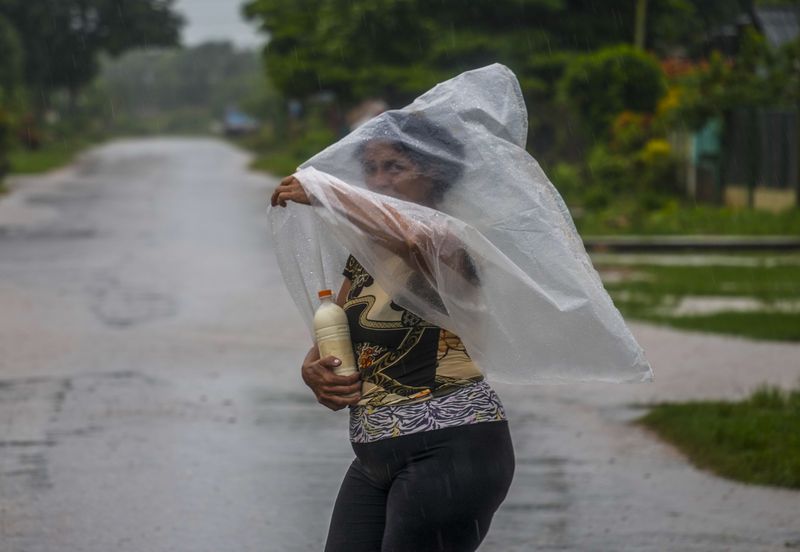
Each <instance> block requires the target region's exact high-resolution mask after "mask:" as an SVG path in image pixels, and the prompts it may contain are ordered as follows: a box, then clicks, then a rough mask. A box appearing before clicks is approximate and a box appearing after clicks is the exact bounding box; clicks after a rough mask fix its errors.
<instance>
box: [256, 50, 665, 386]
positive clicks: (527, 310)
mask: <svg viewBox="0 0 800 552" xmlns="http://www.w3.org/2000/svg"><path fill="white" fill-rule="evenodd" d="M403 112H405V113H407V114H412V113H413V114H414V115H415V116H420V115H421V116H423V117H425V118H427V119H428V120H430V121H432V122H434V123H435V124H436V125H438V126H439V127H442V128H444V129H447V131H449V133H450V134H451V135H452V136H453V137H455V138H457V140H458V141H460V142H461V143H462V144H463V152H462V154H459V155H458V159H450V161H453V162H455V163H460V164H461V165H460V166H461V167H462V168H463V173H462V174H461V177H460V178H459V179H458V181H457V182H456V183H454V184H453V185H452V186H451V187H450V188H449V189H448V191H447V192H446V195H445V197H444V198H443V200H442V201H441V202H440V203H438V204H437V205H436V207H435V208H433V207H430V206H425V205H420V204H417V203H413V202H410V201H405V200H403V199H397V198H395V197H391V196H389V195H384V194H382V193H377V192H376V191H372V190H370V189H369V188H368V187H367V186H366V180H365V176H364V174H363V169H362V166H361V163H360V162H359V160H358V155H357V152H358V146H359V145H360V144H364V143H367V142H369V141H371V140H374V139H383V140H385V139H387V138H388V139H393V140H396V139H397V138H398V137H400V139H401V140H402V141H403V142H405V143H407V144H409V145H410V146H411V147H413V148H415V149H416V150H417V151H423V152H424V153H425V154H426V155H430V156H438V157H439V158H440V159H443V160H444V162H445V163H446V162H448V158H452V157H453V152H452V148H441V147H439V144H440V142H438V141H437V140H436V139H425V138H424V137H422V138H420V137H419V135H418V133H417V134H414V135H411V134H408V135H406V134H405V132H404V128H403V123H402V122H403V120H404V119H403V118H402V117H397V115H398V113H399V114H403ZM527 121H528V117H527V111H526V109H525V104H524V101H523V98H522V94H521V91H520V87H519V83H518V82H517V79H516V77H515V76H514V74H513V73H512V72H511V71H510V70H509V69H508V68H507V67H505V66H503V65H500V64H493V65H490V66H487V67H484V68H481V69H476V70H473V71H468V72H465V73H462V74H461V75H458V76H457V77H455V78H453V79H450V80H448V81H445V82H443V83H440V84H438V85H436V86H435V87H434V88H432V89H431V90H429V91H428V92H426V93H425V94H423V95H422V96H420V97H419V98H417V99H416V100H415V101H414V102H413V103H412V104H410V105H409V106H407V107H406V108H404V109H402V110H394V111H389V112H385V113H383V114H381V115H379V116H377V117H375V118H373V119H372V120H370V121H368V122H367V123H365V124H363V125H362V126H360V127H358V128H357V129H356V130H354V131H353V132H351V133H350V134H349V135H347V136H345V137H344V138H342V139H341V140H339V141H338V142H337V143H335V144H333V145H331V146H330V147H328V148H326V149H325V150H323V151H322V152H320V153H319V154H317V155H315V156H314V157H312V158H311V159H309V160H308V161H306V162H305V163H303V164H302V165H301V167H300V168H299V169H298V172H296V173H295V177H296V178H297V179H298V180H299V181H300V182H301V184H302V186H303V188H304V189H305V190H306V193H307V194H308V196H309V198H310V201H311V204H312V205H311V207H309V206H306V205H298V204H295V203H292V202H289V203H288V206H287V207H286V208H281V207H276V208H271V210H270V212H269V219H270V222H271V228H272V232H273V238H274V242H275V247H276V254H277V258H278V263H279V265H280V269H281V272H282V274H283V277H284V280H285V282H286V285H287V288H288V290H289V292H290V294H291V296H292V299H293V300H294V302H295V303H296V304H297V306H298V308H299V309H300V312H301V313H302V315H303V318H304V320H305V322H306V324H307V326H308V329H309V334H310V335H313V332H312V318H313V313H314V310H315V309H316V306H317V304H318V301H317V291H318V290H320V289H325V288H331V289H333V290H334V292H335V291H336V290H338V289H339V288H340V287H341V285H342V282H343V276H342V275H341V272H342V269H343V267H344V264H345V262H346V259H347V256H348V253H352V254H353V255H354V256H355V257H356V258H357V259H358V261H359V262H360V263H361V264H362V265H363V266H364V268H365V269H366V270H367V272H369V273H370V274H371V275H372V276H373V277H374V278H375V279H376V281H377V282H378V284H379V285H381V286H382V287H383V288H384V289H385V290H386V291H387V292H388V293H389V295H390V296H391V297H392V298H393V300H394V302H395V303H397V304H398V305H400V306H402V307H404V308H406V309H408V310H410V311H411V312H413V313H415V314H417V315H419V316H421V317H422V318H423V319H425V320H427V321H429V322H431V323H433V324H436V325H437V326H440V327H443V328H446V329H448V330H450V331H452V332H454V333H455V334H457V335H459V336H460V337H461V339H462V340H463V342H464V344H465V346H466V348H467V351H468V352H469V354H470V356H471V357H472V358H473V360H474V361H475V362H476V364H477V365H478V366H479V367H480V368H481V369H482V370H483V372H484V374H485V375H486V376H487V377H488V378H489V380H497V381H501V382H507V383H566V382H578V381H604V382H648V381H653V372H652V369H651V367H650V365H649V363H648V361H647V360H646V359H645V356H644V351H643V349H642V348H641V347H640V346H639V344H638V343H637V342H636V340H635V338H634V337H633V335H632V334H631V332H630V330H629V329H628V327H627V326H626V324H625V322H624V320H623V318H622V316H621V315H620V313H619V311H618V310H617V308H616V307H615V306H614V304H613V302H612V300H611V298H610V297H609V295H608V293H607V292H606V290H605V288H604V287H603V284H602V282H601V280H600V277H599V275H598V273H597V271H596V270H595V269H594V267H593V266H592V263H591V260H590V259H589V256H588V255H587V254H586V250H585V249H584V246H583V242H582V240H581V238H580V236H579V235H578V232H577V230H576V229H575V225H574V223H573V221H572V218H571V216H570V213H569V211H568V209H567V207H566V205H565V203H564V201H563V200H562V198H561V196H560V195H559V194H558V192H557V190H556V189H555V188H554V186H553V185H552V183H551V182H550V181H549V180H548V178H547V177H546V175H545V174H544V172H543V171H542V170H541V168H540V167H539V164H538V163H537V162H536V160H535V159H534V158H533V157H531V155H530V154H528V153H527V152H526V150H525V148H524V146H525V140H526V136H527ZM404 244H405V246H406V249H403V246H404ZM465 258H467V259H469V263H470V264H471V266H472V267H473V268H474V270H473V271H472V272H470V271H465V270H464V264H465V262H464V259H465ZM469 274H473V275H474V276H475V277H469Z"/></svg>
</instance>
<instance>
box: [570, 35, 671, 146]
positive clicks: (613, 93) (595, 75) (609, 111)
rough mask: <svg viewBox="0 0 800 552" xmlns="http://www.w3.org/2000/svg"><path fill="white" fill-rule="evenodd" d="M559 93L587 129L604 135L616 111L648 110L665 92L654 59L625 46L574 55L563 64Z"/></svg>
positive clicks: (640, 51) (649, 111)
mask: <svg viewBox="0 0 800 552" xmlns="http://www.w3.org/2000/svg"><path fill="white" fill-rule="evenodd" d="M558 88H559V96H560V98H561V99H562V101H564V102H566V103H567V104H569V105H570V106H572V108H573V109H575V110H576V111H577V112H578V113H579V114H580V115H581V117H582V119H583V121H584V124H585V125H586V127H587V129H588V130H589V132H591V133H592V134H594V135H595V136H601V135H603V134H605V133H606V132H607V130H608V128H609V126H610V125H611V122H612V121H613V120H614V117H616V116H617V115H618V114H619V113H621V112H623V111H625V110H629V111H634V112H645V113H652V112H653V111H655V108H656V106H657V104H658V101H659V100H660V99H661V97H662V96H663V95H664V93H665V92H666V80H665V77H664V73H663V72H662V70H661V66H660V65H659V63H658V61H657V60H656V59H655V58H654V57H652V56H651V55H649V54H647V53H646V52H643V51H642V50H639V49H637V48H634V47H633V46H629V45H619V46H612V47H608V48H604V49H601V50H598V51H596V52H593V53H590V54H586V55H583V56H578V57H576V58H575V59H573V60H572V61H571V62H569V64H568V65H567V68H566V70H565V72H564V76H563V77H562V78H561V80H560V82H559V84H558Z"/></svg>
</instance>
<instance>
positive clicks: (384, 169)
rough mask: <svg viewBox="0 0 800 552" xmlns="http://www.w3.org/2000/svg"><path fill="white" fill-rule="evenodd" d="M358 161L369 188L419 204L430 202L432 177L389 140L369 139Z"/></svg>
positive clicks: (432, 184) (432, 185)
mask: <svg viewBox="0 0 800 552" xmlns="http://www.w3.org/2000/svg"><path fill="white" fill-rule="evenodd" d="M361 164H362V166H363V168H364V178H365V179H366V184H367V187H368V188H369V189H370V190H372V191H374V192H378V193H380V194H385V195H389V196H392V197H396V198H398V199H404V200H406V201H413V202H414V203H420V204H423V205H424V204H429V203H430V202H431V193H432V191H433V187H434V183H433V181H432V180H431V179H430V177H428V176H427V175H425V174H424V173H423V172H422V171H421V170H420V168H419V167H418V166H417V165H415V164H414V162H413V161H412V160H411V159H410V158H409V157H408V156H407V155H406V154H405V153H403V152H401V151H398V150H397V149H396V148H395V147H394V146H393V145H392V143H391V142H387V141H381V140H373V141H371V142H369V143H368V144H367V145H366V147H365V148H364V153H363V155H362V158H361Z"/></svg>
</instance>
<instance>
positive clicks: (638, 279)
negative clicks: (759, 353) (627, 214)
mask: <svg viewBox="0 0 800 552" xmlns="http://www.w3.org/2000/svg"><path fill="white" fill-rule="evenodd" d="M692 257H694V258H695V259H696V256H692ZM614 258H615V257H614V255H611V256H609V257H607V258H605V259H604V260H602V259H596V260H595V266H596V267H597V268H598V270H599V271H600V273H601V274H603V273H604V272H607V271H609V270H613V271H615V272H616V273H618V274H623V275H625V274H628V275H630V276H629V277H628V278H622V279H617V280H613V281H607V282H605V287H606V289H607V290H608V291H609V293H610V295H611V297H612V298H613V300H614V304H615V305H616V306H617V308H619V309H620V311H621V312H622V313H623V314H624V315H625V317H627V318H631V319H637V320H647V321H650V322H655V323H658V324H665V325H669V326H673V327H677V328H683V329H687V330H696V331H704V332H713V333H722V334H729V335H739V336H747V337H751V338H754V339H766V340H776V341H800V324H799V323H798V322H800V312H798V311H797V310H796V309H795V310H791V309H790V308H788V307H786V310H785V311H784V310H781V308H780V305H781V304H782V303H786V302H788V304H789V305H788V306H790V305H791V304H792V303H796V301H798V299H800V263H798V258H797V256H793V257H792V256H787V255H783V256H781V255H775V254H772V255H769V256H759V255H744V254H739V255H730V254H728V255H726V256H725V257H724V259H722V260H721V261H716V262H715V258H714V255H706V256H704V259H703V261H704V263H707V264H701V265H691V264H690V265H680V264H679V263H680V261H679V260H677V261H676V260H673V261H672V263H673V264H671V265H652V264H647V262H648V260H647V259H643V260H642V261H641V262H636V263H635V264H633V265H630V264H615V262H614ZM650 258H651V259H652V257H650ZM649 262H651V263H652V261H649ZM688 262H690V261H688ZM717 263H727V264H717ZM698 296H699V297H704V298H705V297H709V296H710V297H716V298H719V299H724V298H725V297H731V298H741V297H746V298H751V299H754V300H758V301H761V302H763V306H762V307H761V308H758V309H753V310H749V311H741V312H740V311H734V310H733V309H730V310H721V311H718V312H710V313H702V312H697V313H693V314H692V313H689V312H680V311H676V310H675V307H676V306H677V305H678V304H679V302H680V301H681V300H682V299H684V298H691V297H698Z"/></svg>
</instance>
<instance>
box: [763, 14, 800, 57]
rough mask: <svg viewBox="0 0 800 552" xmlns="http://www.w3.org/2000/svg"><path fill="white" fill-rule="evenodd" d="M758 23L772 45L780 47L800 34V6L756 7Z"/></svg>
mask: <svg viewBox="0 0 800 552" xmlns="http://www.w3.org/2000/svg"><path fill="white" fill-rule="evenodd" d="M754 12H755V18H756V23H757V25H758V27H759V29H761V32H762V33H764V36H765V37H766V38H767V41H768V42H769V43H770V46H773V47H775V48H779V47H781V46H783V45H784V44H786V43H787V42H791V41H792V40H795V39H796V38H797V37H798V36H800V7H796V6H772V7H760V8H755V10H754Z"/></svg>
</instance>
